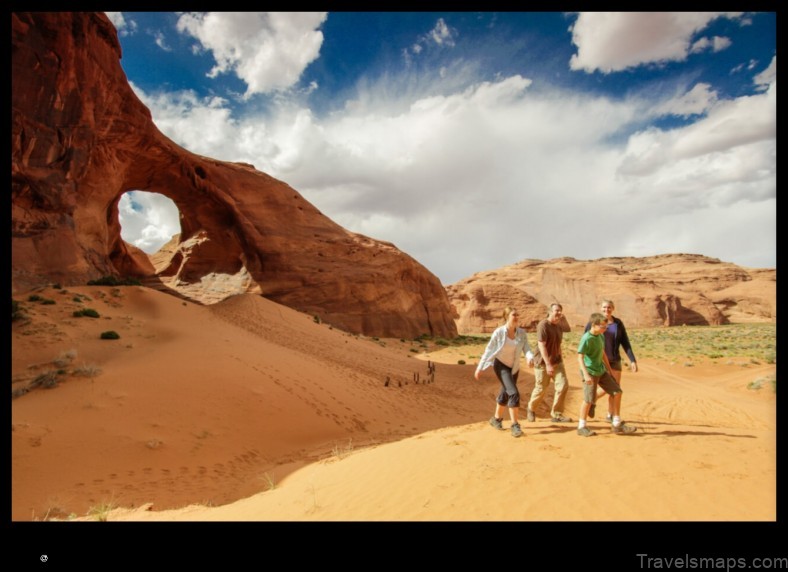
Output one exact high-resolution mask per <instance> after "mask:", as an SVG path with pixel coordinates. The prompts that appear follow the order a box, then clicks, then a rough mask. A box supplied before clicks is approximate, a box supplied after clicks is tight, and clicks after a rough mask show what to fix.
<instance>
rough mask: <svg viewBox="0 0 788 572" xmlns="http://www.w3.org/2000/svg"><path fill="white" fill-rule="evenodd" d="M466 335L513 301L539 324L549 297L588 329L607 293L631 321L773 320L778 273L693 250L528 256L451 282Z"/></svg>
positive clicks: (487, 325)
mask: <svg viewBox="0 0 788 572" xmlns="http://www.w3.org/2000/svg"><path fill="white" fill-rule="evenodd" d="M446 292H447V293H448V295H449V299H450V300H451V304H452V307H453V309H454V318H455V320H456V321H457V329H458V331H459V332H460V333H461V334H474V333H489V332H491V331H492V330H493V329H494V328H495V327H496V326H498V325H500V323H501V321H500V314H501V310H502V308H504V307H505V306H506V305H507V304H513V305H514V306H516V307H517V308H518V309H519V310H520V314H521V320H522V321H523V322H524V323H525V324H526V325H527V327H528V328H530V329H533V328H535V326H536V324H537V323H538V321H539V320H541V319H542V318H543V317H545V315H546V314H547V307H548V306H549V304H550V303H552V302H560V303H561V304H562V305H563V307H564V314H565V316H566V318H567V320H568V321H569V323H570V325H572V326H573V327H584V326H585V324H586V322H587V321H588V317H589V315H590V314H591V313H592V312H596V311H599V307H600V302H601V300H602V299H604V298H610V299H612V300H613V302H614V303H615V305H616V311H615V315H616V316H618V317H620V318H621V319H623V320H624V323H625V324H626V325H627V326H628V327H653V326H677V325H715V324H726V323H735V322H774V321H776V315H777V314H776V310H777V271H776V270H775V269H751V268H741V267H739V266H736V265H735V264H730V263H727V262H721V261H720V260H717V259H715V258H708V257H706V256H700V255H694V254H666V255H660V256H650V257H645V258H600V259H598V260H587V261H586V260H575V259H574V258H557V259H553V260H547V261H543V260H523V261H521V262H518V263H517V264H513V265H511V266H505V267H503V268H499V269H497V270H491V271H486V272H479V273H477V274H474V275H473V276H471V277H469V278H465V279H463V280H460V281H459V282H457V283H455V284H452V285H450V286H447V287H446Z"/></svg>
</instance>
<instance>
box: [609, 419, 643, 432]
mask: <svg viewBox="0 0 788 572" xmlns="http://www.w3.org/2000/svg"><path fill="white" fill-rule="evenodd" d="M612 427H613V433H615V434H616V435H628V434H630V433H634V432H635V431H637V430H638V429H637V427H632V425H627V424H626V423H624V422H623V421H622V422H621V425H619V426H618V427H616V426H615V425H613V426H612Z"/></svg>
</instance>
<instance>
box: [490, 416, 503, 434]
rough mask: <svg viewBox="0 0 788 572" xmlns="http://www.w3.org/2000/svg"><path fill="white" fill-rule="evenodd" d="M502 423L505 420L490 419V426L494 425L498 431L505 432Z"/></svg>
mask: <svg viewBox="0 0 788 572" xmlns="http://www.w3.org/2000/svg"><path fill="white" fill-rule="evenodd" d="M501 421H503V419H497V418H496V417H490V425H492V426H493V427H495V428H496V429H499V430H501V431H503V423H501Z"/></svg>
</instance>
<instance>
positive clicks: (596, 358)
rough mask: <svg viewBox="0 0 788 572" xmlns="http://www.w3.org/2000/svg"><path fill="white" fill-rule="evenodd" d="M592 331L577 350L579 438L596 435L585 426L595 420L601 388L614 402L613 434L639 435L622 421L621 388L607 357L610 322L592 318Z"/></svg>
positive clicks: (598, 315) (586, 334)
mask: <svg viewBox="0 0 788 572" xmlns="http://www.w3.org/2000/svg"><path fill="white" fill-rule="evenodd" d="M589 322H590V324H591V329H590V330H588V331H587V332H586V333H584V334H583V337H582V338H580V345H578V347H577V361H578V362H579V363H580V376H581V377H582V378H583V382H584V383H583V404H582V405H581V406H580V422H579V424H578V426H577V434H578V435H582V436H583V437H591V436H592V435H596V433H595V432H594V431H592V430H591V429H589V428H588V427H587V426H586V418H587V417H591V418H593V417H594V409H595V408H596V390H597V387H601V388H602V389H604V390H605V392H606V393H607V394H608V395H609V396H610V398H611V399H612V401H613V409H612V413H613V424H612V429H613V433H615V434H617V435H626V434H629V433H634V432H635V431H637V429H636V428H635V427H632V426H630V425H626V424H625V423H624V422H622V421H621V416H620V413H621V386H620V385H618V383H617V382H616V380H615V379H614V378H613V376H612V375H611V374H610V369H611V368H610V362H609V361H608V359H607V355H606V354H605V336H604V335H603V334H604V333H605V329H606V328H607V318H606V317H605V316H604V315H602V314H600V313H598V312H597V313H594V314H591V318H590V319H589Z"/></svg>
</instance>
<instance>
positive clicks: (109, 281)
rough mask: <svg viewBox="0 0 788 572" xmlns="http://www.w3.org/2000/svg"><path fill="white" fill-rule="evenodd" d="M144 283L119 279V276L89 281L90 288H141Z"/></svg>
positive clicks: (129, 279) (133, 279) (131, 279)
mask: <svg viewBox="0 0 788 572" xmlns="http://www.w3.org/2000/svg"><path fill="white" fill-rule="evenodd" d="M141 285H142V282H140V281H139V280H137V279H136V278H118V277H117V276H111V275H109V276H102V277H101V278H97V279H95V280H88V286H141Z"/></svg>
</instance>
